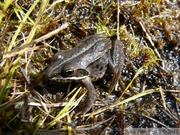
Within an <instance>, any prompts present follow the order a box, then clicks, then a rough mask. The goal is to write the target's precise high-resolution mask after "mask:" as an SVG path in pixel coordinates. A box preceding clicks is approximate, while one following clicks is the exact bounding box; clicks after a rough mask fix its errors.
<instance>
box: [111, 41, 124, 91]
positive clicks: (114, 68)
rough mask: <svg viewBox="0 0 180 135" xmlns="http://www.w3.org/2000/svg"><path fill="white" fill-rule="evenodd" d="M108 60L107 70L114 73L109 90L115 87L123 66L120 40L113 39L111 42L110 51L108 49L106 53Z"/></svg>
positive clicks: (122, 51)
mask: <svg viewBox="0 0 180 135" xmlns="http://www.w3.org/2000/svg"><path fill="white" fill-rule="evenodd" d="M108 60H109V70H110V72H111V73H113V74H115V77H114V81H113V82H112V84H111V88H110V92H112V90H113V89H114V88H115V85H116V84H117V82H118V80H119V78H120V75H121V70H122V68H123V64H124V50H123V44H122V43H121V41H120V40H116V41H114V43H113V44H112V48H111V51H109V54H108Z"/></svg>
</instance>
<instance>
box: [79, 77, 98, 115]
mask: <svg viewBox="0 0 180 135" xmlns="http://www.w3.org/2000/svg"><path fill="white" fill-rule="evenodd" d="M82 82H83V85H84V86H85V87H86V89H87V90H88V91H87V97H86V99H85V107H84V109H83V110H82V113H83V114H85V113H87V112H88V111H89V110H90V109H91V108H92V106H93V104H94V102H95V99H96V91H95V88H94V85H93V84H92V82H91V79H90V78H89V77H87V78H86V79H83V80H82Z"/></svg>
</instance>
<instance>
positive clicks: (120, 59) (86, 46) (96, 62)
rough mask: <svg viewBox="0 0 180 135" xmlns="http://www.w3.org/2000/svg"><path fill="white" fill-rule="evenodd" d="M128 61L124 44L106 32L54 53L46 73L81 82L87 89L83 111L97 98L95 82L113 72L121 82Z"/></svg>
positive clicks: (47, 76)
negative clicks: (125, 59) (125, 56)
mask: <svg viewBox="0 0 180 135" xmlns="http://www.w3.org/2000/svg"><path fill="white" fill-rule="evenodd" d="M123 64H124V51H123V44H122V43H121V41H120V40H115V41H112V40H111V39H110V38H107V37H106V36H105V35H104V34H94V35H90V36H86V37H85V38H84V39H83V40H81V41H79V42H78V43H77V44H76V45H75V47H74V48H72V49H70V50H61V51H59V52H57V53H56V54H55V55H54V61H53V62H52V63H51V64H50V65H49V66H48V67H47V69H46V70H45V74H44V77H45V78H46V79H48V80H53V81H57V82H73V81H75V82H80V83H82V85H83V86H84V87H85V88H86V89H87V96H86V99H85V107H84V109H83V110H82V111H81V113H83V114H86V113H87V112H88V111H90V110H91V109H92V107H93V105H94V103H95V100H96V89H95V86H94V85H93V82H94V81H97V80H99V79H101V78H103V76H104V75H105V74H106V72H110V73H112V74H115V78H116V79H115V80H116V81H115V82H114V83H112V87H111V88H112V89H114V86H115V84H117V82H118V80H119V78H120V74H121V70H122V67H123Z"/></svg>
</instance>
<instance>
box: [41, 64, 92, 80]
mask: <svg viewBox="0 0 180 135" xmlns="http://www.w3.org/2000/svg"><path fill="white" fill-rule="evenodd" d="M89 74H90V73H89V72H88V71H87V70H86V69H79V68H77V67H76V65H75V64H71V63H69V64H65V63H64V64H63V63H60V61H55V62H54V63H53V64H52V65H51V66H50V67H48V68H47V69H46V72H45V73H44V77H45V79H48V80H55V81H59V82H69V81H81V80H83V79H85V78H87V77H88V76H89Z"/></svg>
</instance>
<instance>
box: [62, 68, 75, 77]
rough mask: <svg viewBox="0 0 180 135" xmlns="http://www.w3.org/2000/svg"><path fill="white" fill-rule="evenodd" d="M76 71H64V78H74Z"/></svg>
mask: <svg viewBox="0 0 180 135" xmlns="http://www.w3.org/2000/svg"><path fill="white" fill-rule="evenodd" d="M74 74H75V71H74V70H73V69H68V70H63V72H62V76H63V77H71V76H74Z"/></svg>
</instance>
